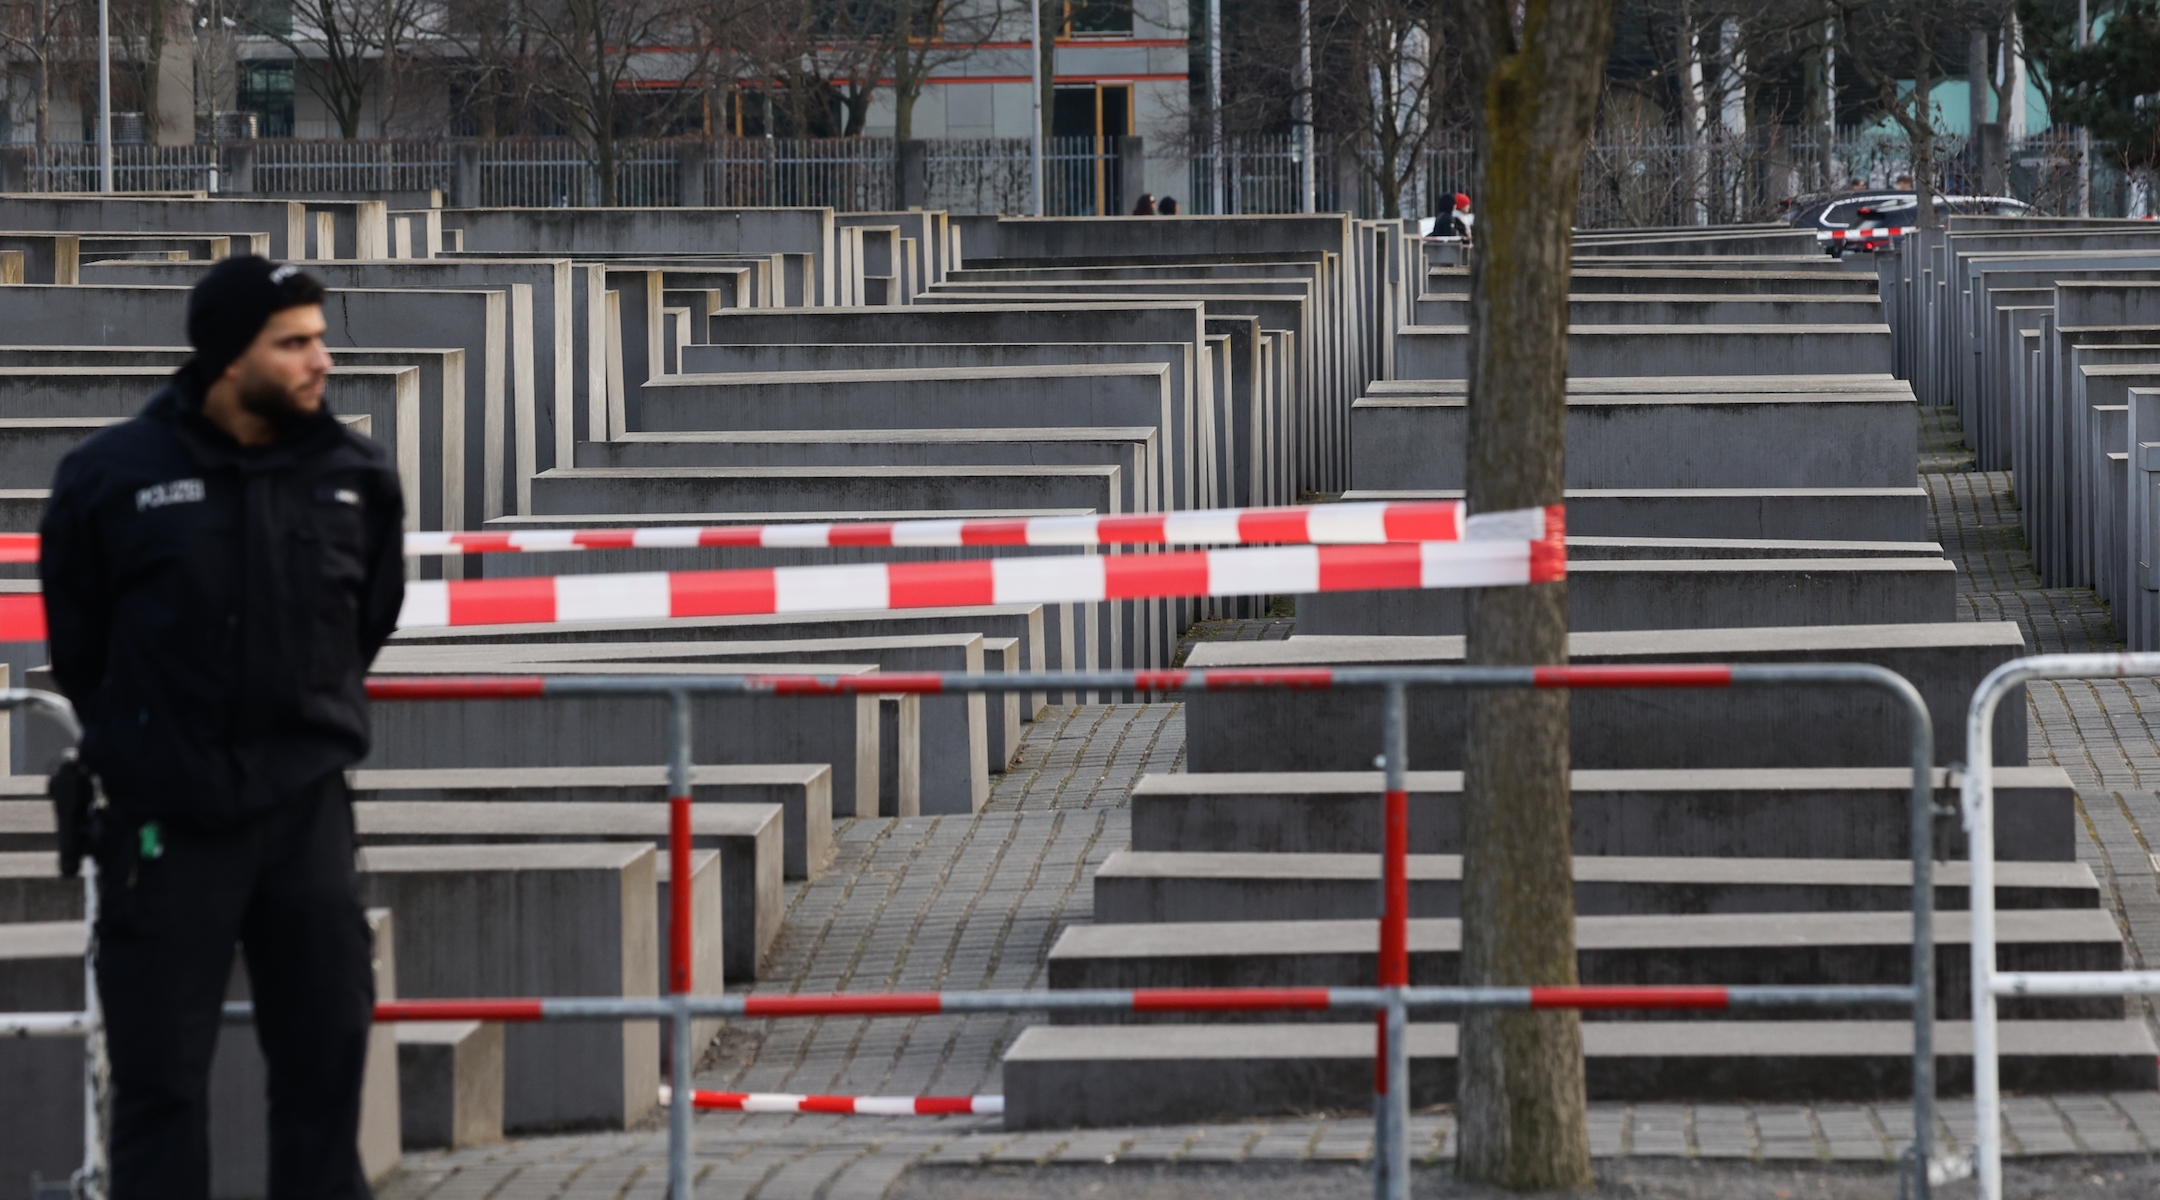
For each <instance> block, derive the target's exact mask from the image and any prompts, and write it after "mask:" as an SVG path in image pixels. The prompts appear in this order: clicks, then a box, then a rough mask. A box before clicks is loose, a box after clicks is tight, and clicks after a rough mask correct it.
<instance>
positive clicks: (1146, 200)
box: [1132, 192, 1155, 217]
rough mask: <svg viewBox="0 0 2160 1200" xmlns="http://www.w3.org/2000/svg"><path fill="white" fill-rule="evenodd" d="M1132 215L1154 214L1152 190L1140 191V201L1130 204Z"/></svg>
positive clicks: (1145, 215) (1146, 215) (1144, 215)
mask: <svg viewBox="0 0 2160 1200" xmlns="http://www.w3.org/2000/svg"><path fill="white" fill-rule="evenodd" d="M1132 215H1134V216H1136V217H1152V216H1154V215H1155V193H1153V192H1142V193H1141V194H1140V202H1139V203H1138V204H1135V205H1133V206H1132Z"/></svg>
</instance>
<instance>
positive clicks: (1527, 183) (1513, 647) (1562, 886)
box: [1456, 0, 1615, 1191]
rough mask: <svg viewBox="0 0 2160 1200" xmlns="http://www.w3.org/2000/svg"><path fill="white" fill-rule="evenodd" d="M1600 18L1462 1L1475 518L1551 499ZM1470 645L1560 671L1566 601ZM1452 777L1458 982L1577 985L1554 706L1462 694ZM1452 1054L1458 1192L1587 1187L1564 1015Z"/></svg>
mask: <svg viewBox="0 0 2160 1200" xmlns="http://www.w3.org/2000/svg"><path fill="white" fill-rule="evenodd" d="M1614 2H1615V0H1465V5H1464V7H1465V9H1466V10H1467V11H1466V20H1465V22H1464V23H1465V26H1466V27H1467V38H1466V40H1467V42H1468V45H1467V47H1466V49H1467V51H1468V53H1467V55H1466V60H1467V66H1468V68H1469V71H1470V78H1471V81H1472V84H1473V86H1472V95H1473V97H1474V98H1475V102H1476V104H1477V107H1478V118H1479V124H1480V129H1479V138H1478V149H1477V165H1478V197H1479V200H1480V204H1479V207H1480V209H1481V210H1482V217H1481V219H1480V220H1479V222H1478V245H1477V253H1476V254H1475V255H1473V256H1472V257H1471V277H1470V380H1469V384H1470V452H1469V481H1468V482H1469V490H1468V497H1469V505H1470V510H1471V511H1472V512H1473V513H1475V512H1493V511H1501V510H1507V509H1520V508H1533V507H1541V506H1546V505H1557V504H1559V503H1561V502H1562V499H1563V487H1564V483H1563V480H1564V469H1563V468H1564V466H1565V460H1566V439H1565V422H1566V417H1567V317H1568V271H1569V264H1570V259H1571V254H1572V244H1571V235H1570V227H1571V226H1572V225H1573V223H1574V218H1575V204H1576V197H1577V189H1578V186H1579V183H1580V180H1581V178H1582V159H1583V151H1584V148H1585V146H1586V145H1587V144H1588V142H1589V138H1590V132H1591V129H1592V126H1593V123H1594V120H1595V117H1596V113H1597V98H1598V93H1599V89H1600V86H1601V84H1602V82H1603V79H1604V72H1605V58H1606V52H1607V49H1608V47H1609V46H1610V44H1611V41H1612V24H1613V8H1614ZM1518 14H1519V19H1520V23H1519V24H1517V16H1518ZM1468 633H1469V638H1468V647H1467V656H1466V657H1467V661H1468V662H1470V663H1472V664H1551V663H1564V662H1566V661H1567V585H1566V583H1565V582H1555V583H1543V584H1532V585H1528V586H1522V587H1512V588H1495V589H1482V590H1479V591H1476V592H1473V593H1471V595H1470V609H1469V624H1468ZM1463 765H1464V777H1463V799H1464V814H1463V817H1464V821H1463V824H1464V828H1463V837H1464V845H1463V849H1464V854H1463V883H1462V939H1463V940H1462V982H1463V983H1464V984H1465V985H1466V986H1471V987H1481V986H1496V985H1497V986H1521V985H1537V984H1546V985H1550V984H1572V983H1574V982H1575V981H1576V967H1575V887H1574V879H1573V859H1572V853H1573V851H1572V847H1571V841H1570V837H1569V825H1570V798H1569V793H1568V698H1567V694H1566V693H1565V692H1558V691H1542V690H1541V691H1525V690H1514V689H1509V690H1501V691H1489V692H1485V691H1480V692H1473V693H1472V694H1471V703H1470V729H1469V736H1468V739H1467V743H1466V746H1465V749H1464V760H1463ZM1457 1053H1458V1056H1459V1057H1458V1060H1457V1080H1458V1082H1457V1089H1458V1093H1457V1118H1456V1119H1457V1123H1458V1127H1459V1129H1460V1137H1461V1146H1460V1147H1459V1149H1458V1151H1457V1158H1456V1169H1457V1170H1458V1171H1459V1172H1460V1173H1461V1174H1463V1175H1465V1176H1467V1177H1469V1178H1473V1179H1481V1180H1486V1181H1488V1182H1492V1183H1497V1184H1499V1185H1501V1186H1503V1187H1507V1188H1511V1189H1515V1190H1519V1191H1528V1190H1541V1189H1557V1188H1569V1187H1578V1186H1581V1185H1584V1184H1587V1183H1588V1182H1590V1142H1589V1135H1588V1133H1587V1131H1586V1129H1585V1126H1584V1112H1583V1109H1584V1100H1585V1093H1584V1085H1583V1061H1582V1025H1581V1018H1580V1016H1579V1015H1578V1014H1577V1013H1574V1012H1571V1011H1538V1012H1523V1011H1506V1012H1503V1011H1500V1010H1496V1009H1473V1010H1470V1011H1468V1012H1466V1013H1465V1014H1464V1016H1463V1020H1462V1026H1461V1033H1460V1040H1459V1049H1458V1051H1457Z"/></svg>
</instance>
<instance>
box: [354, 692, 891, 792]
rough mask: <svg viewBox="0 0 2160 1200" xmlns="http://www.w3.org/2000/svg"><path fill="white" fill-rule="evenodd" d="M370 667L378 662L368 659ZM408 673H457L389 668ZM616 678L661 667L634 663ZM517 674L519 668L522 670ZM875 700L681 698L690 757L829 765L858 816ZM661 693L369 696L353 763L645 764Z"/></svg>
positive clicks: (866, 784) (658, 739)
mask: <svg viewBox="0 0 2160 1200" xmlns="http://www.w3.org/2000/svg"><path fill="white" fill-rule="evenodd" d="M378 669H382V668H381V667H380V665H378ZM400 669H401V670H403V671H406V672H408V673H416V674H462V673H465V672H464V670H463V669H461V668H459V667H457V666H455V665H446V666H443V667H442V668H441V669H440V670H426V669H416V668H414V667H410V666H407V667H401V668H400ZM610 669H611V672H612V673H618V674H667V673H680V672H679V670H678V671H675V672H670V671H669V670H667V669H665V668H656V667H647V666H644V665H642V664H627V665H614V666H611V668H610ZM798 669H799V666H798V664H795V663H787V662H764V663H760V662H741V661H730V662H726V663H720V664H707V665H701V666H700V667H698V670H699V671H701V672H703V673H705V674H742V675H771V674H785V673H788V672H791V671H795V670H798ZM528 670H529V668H528ZM819 670H820V672H821V673H833V674H843V675H867V674H871V673H873V672H874V671H875V670H876V668H875V667H874V666H869V665H864V664H833V663H828V664H822V665H821V666H820V667H819ZM876 705H877V702H876V700H875V699H874V698H871V697H867V696H866V697H854V696H834V697H817V696H810V697H794V696H790V697H767V698H755V697H736V696H728V697H708V698H703V699H699V700H695V701H693V702H692V705H691V709H692V717H691V721H692V735H691V737H692V742H693V746H692V754H691V757H692V760H693V761H702V762H708V763H711V762H771V761H774V760H778V761H781V762H809V763H826V764H829V765H830V766H831V767H832V772H833V785H832V790H833V797H834V804H835V807H836V808H837V809H838V810H840V811H842V812H848V811H850V810H852V811H853V812H854V813H861V814H867V813H870V812H874V811H876V806H877V786H876V781H877V771H876V764H877V735H878V726H877V721H876V719H875V717H876V712H877V707H876ZM666 711H667V701H666V700H665V699H664V698H660V697H654V698H652V699H644V698H627V699H626V698H622V697H594V698H578V699H568V698H565V699H543V700H504V701H492V700H471V701H465V700H441V701H436V700H415V701H404V700H401V701H397V702H395V703H384V704H377V705H375V706H374V709H373V712H372V714H371V720H372V722H373V725H374V742H373V747H372V749H371V751H370V753H369V755H368V757H367V758H366V759H365V760H363V761H362V763H361V764H360V765H361V766H362V767H363V768H369V769H381V770H429V769H439V768H465V769H480V768H494V769H501V768H526V767H600V766H650V765H653V764H655V763H664V762H666V761H667V757H668V740H667V727H666V726H667V722H666V719H665V713H666Z"/></svg>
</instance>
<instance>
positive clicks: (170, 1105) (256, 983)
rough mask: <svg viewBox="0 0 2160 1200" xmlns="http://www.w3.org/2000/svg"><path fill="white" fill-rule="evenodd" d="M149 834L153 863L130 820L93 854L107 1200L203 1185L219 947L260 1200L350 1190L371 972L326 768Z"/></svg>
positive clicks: (360, 1183)
mask: <svg viewBox="0 0 2160 1200" xmlns="http://www.w3.org/2000/svg"><path fill="white" fill-rule="evenodd" d="M160 834H161V840H162V842H163V852H162V853H161V854H159V855H158V856H157V857H155V858H147V859H146V858H144V857H143V856H142V854H141V850H142V840H141V830H140V829H139V828H138V827H134V826H123V827H121V828H115V829H111V830H109V831H108V836H107V837H106V838H105V839H104V840H103V844H102V845H101V847H100V850H99V854H98V867H99V876H98V883H99V888H98V902H99V909H100V911H99V919H98V930H97V934H98V947H97V966H98V996H99V998H100V999H101V1000H102V1001H103V1002H104V1005H105V1023H106V1037H107V1043H108V1048H109V1052H110V1054H111V1059H112V1083H113V1109H112V1129H111V1145H112V1193H111V1194H112V1197H113V1200H146V1198H152V1197H155V1198H159V1200H164V1198H168V1197H169V1198H172V1200H203V1198H204V1197H206V1196H207V1195H208V1194H209V1189H210V1141H209V1099H208V1089H209V1076H210V1058H211V1053H212V1051H213V1050H214V1049H215V1047H216V1044H217V1038H218V1033H219V1026H220V1023H221V1021H220V1009H221V1007H222V1006H223V1004H224V1001H225V989H226V984H227V981H228V980H229V979H230V977H231V974H232V961H233V947H234V945H235V943H237V944H239V945H240V946H241V947H243V948H244V949H245V952H246V955H247V969H248V983H249V989H250V992H251V993H252V995H253V997H254V1001H255V1025H254V1034H255V1037H256V1040H257V1041H258V1042H259V1043H260V1044H261V1046H262V1052H263V1058H264V1060H265V1063H266V1065H267V1067H268V1073H269V1092H270V1095H269V1102H270V1139H269V1145H270V1196H271V1198H272V1200H298V1198H300V1197H310V1198H323V1200H343V1198H345V1197H363V1198H364V1197H366V1196H367V1195H368V1186H367V1180H366V1178H365V1175H364V1173H363V1172H362V1170H361V1167H360V1152H359V1147H358V1138H359V1131H360V1084H361V1077H362V1075H363V1073H364V1071H365V1068H366V1062H367V1041H368V1028H369V1024H370V1022H371V1020H372V1018H373V1012H374V1004H375V981H374V973H373V971H372V969H371V963H370V955H371V948H370V945H369V937H368V930H367V918H366V916H365V914H364V912H363V911H362V909H361V906H360V894H359V881H358V878H357V876H356V875H355V873H354V870H353V819H352V798H351V795H350V793H349V792H348V791H347V790H346V786H345V779H344V776H343V775H341V774H333V775H330V776H328V777H326V778H325V779H323V780H322V781H320V782H319V783H316V784H313V785H310V786H309V787H307V788H304V789H302V790H301V791H300V792H299V793H298V794H295V795H293V796H290V797H287V798H285V799H284V800H283V802H282V803H280V804H279V805H278V806H277V807H275V808H273V809H271V810H270V811H269V812H267V813H265V814H264V815H263V816H261V817H259V818H257V819H255V820H254V821H252V822H250V823H249V824H246V825H243V826H241V827H239V828H236V829H231V830H225V831H220V832H216V833H204V832H199V831H190V830H187V829H185V828H175V827H172V826H170V825H167V826H162V827H161V828H160ZM226 1032H227V1034H228V1036H235V1037H245V1036H247V1027H246V1026H239V1025H236V1026H233V1027H231V1028H230V1029H229V1030H227V1031H226Z"/></svg>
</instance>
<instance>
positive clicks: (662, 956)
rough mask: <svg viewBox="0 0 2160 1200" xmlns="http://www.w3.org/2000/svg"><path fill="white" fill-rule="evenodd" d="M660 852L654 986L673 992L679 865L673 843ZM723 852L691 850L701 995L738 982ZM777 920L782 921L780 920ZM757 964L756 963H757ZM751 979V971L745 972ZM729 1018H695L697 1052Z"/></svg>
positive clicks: (693, 973) (696, 985)
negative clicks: (731, 953)
mask: <svg viewBox="0 0 2160 1200" xmlns="http://www.w3.org/2000/svg"><path fill="white" fill-rule="evenodd" d="M655 849H657V850H658V851H659V853H658V854H657V855H656V856H655V858H654V869H653V911H655V912H656V913H658V914H659V916H660V923H659V925H658V926H657V932H658V938H659V941H658V946H659V952H658V954H657V956H656V957H657V963H656V966H657V967H658V969H657V970H656V971H655V972H654V973H653V987H654V988H655V989H657V991H658V993H659V994H661V995H666V994H667V993H668V991H669V988H668V980H669V978H670V977H671V971H672V967H673V956H674V950H673V946H674V942H673V941H671V940H670V939H669V930H670V929H672V928H673V927H674V923H675V910H674V907H673V904H674V899H673V897H674V891H673V888H674V879H675V876H674V870H673V867H672V865H671V864H670V862H669V857H668V853H667V847H666V846H665V845H661V846H657V847H655ZM720 858H721V854H720V852H719V851H717V850H693V851H691V852H690V989H691V991H692V992H695V993H697V994H700V995H708V996H710V995H716V994H718V993H719V992H720V991H721V990H722V989H723V987H724V985H725V984H727V983H732V982H736V981H737V977H736V976H735V973H734V972H733V971H731V970H729V966H730V964H729V962H728V946H727V943H728V940H729V937H730V935H731V934H733V933H735V930H734V929H733V928H730V927H729V925H728V923H727V909H726V902H725V900H723V898H722V895H721V893H722V891H723V890H724V889H723V886H722V885H723V883H724V882H725V881H724V879H723V877H722V874H721V870H720ZM776 923H777V922H776ZM751 965H752V966H753V967H755V966H756V964H755V963H754V962H753V963H752V964H751ZM740 978H741V979H742V980H747V979H748V978H749V976H747V975H746V976H741V977H740ZM726 1024H727V1022H726V1021H725V1020H723V1019H721V1018H719V1017H707V1018H704V1019H702V1020H695V1021H692V1022H690V1036H691V1038H692V1039H694V1040H693V1042H692V1044H693V1046H695V1051H694V1053H693V1055H692V1057H694V1058H702V1057H704V1054H705V1047H707V1046H710V1045H712V1040H713V1039H714V1038H716V1037H718V1036H720V1029H721V1027H722V1026H724V1025H726ZM661 1028H662V1031H663V1032H662V1036H661V1037H660V1039H659V1041H660V1062H659V1066H658V1069H659V1070H660V1071H662V1072H665V1071H666V1070H667V1064H668V1060H669V1057H670V1053H669V1047H668V1044H667V1037H668V1035H667V1034H666V1032H665V1030H666V1026H664V1025H663V1026H662V1027H661Z"/></svg>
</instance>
